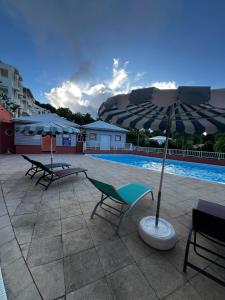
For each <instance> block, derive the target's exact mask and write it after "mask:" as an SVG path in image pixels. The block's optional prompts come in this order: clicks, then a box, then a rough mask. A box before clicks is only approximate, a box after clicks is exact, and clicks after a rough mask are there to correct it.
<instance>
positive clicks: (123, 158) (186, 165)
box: [88, 154, 225, 184]
mask: <svg viewBox="0 0 225 300" xmlns="http://www.w3.org/2000/svg"><path fill="white" fill-rule="evenodd" d="M88 156H90V157H95V158H99V159H104V160H109V161H112V162H115V163H120V164H123V165H129V166H134V167H140V168H144V169H149V170H154V171H159V172H160V171H161V159H160V158H155V157H146V156H140V155H134V154H89V155H88ZM165 173H168V174H173V175H180V176H187V177H192V178H196V179H201V180H206V181H211V182H217V183H222V184H225V167H222V166H215V165H208V164H201V163H191V162H184V161H179V160H172V159H167V160H166V166H165Z"/></svg>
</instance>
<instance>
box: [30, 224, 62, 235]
mask: <svg viewBox="0 0 225 300" xmlns="http://www.w3.org/2000/svg"><path fill="white" fill-rule="evenodd" d="M60 234H61V222H60V221H50V222H46V223H42V224H36V225H35V227H34V233H33V239H39V238H43V237H45V238H46V237H51V236H56V235H60Z"/></svg>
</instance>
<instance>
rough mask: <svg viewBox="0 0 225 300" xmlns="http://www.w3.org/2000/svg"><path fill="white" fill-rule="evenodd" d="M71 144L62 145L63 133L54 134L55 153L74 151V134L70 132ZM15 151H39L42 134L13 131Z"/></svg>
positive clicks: (40, 150)
mask: <svg viewBox="0 0 225 300" xmlns="http://www.w3.org/2000/svg"><path fill="white" fill-rule="evenodd" d="M70 137H71V146H63V142H62V138H63V135H61V134H59V135H56V152H57V153H75V152H76V135H75V134H71V136H70ZM14 144H15V151H16V153H20V154H23V153H27V154H29V153H41V152H42V147H41V145H42V136H41V135H24V134H23V133H19V132H15V138H14Z"/></svg>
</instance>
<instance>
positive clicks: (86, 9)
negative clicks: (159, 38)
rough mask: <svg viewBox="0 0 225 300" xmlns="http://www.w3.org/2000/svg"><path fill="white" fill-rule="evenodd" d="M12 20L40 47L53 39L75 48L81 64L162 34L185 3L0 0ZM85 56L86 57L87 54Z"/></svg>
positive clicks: (160, 0)
mask: <svg viewBox="0 0 225 300" xmlns="http://www.w3.org/2000/svg"><path fill="white" fill-rule="evenodd" d="M0 1H2V2H3V3H4V7H5V8H6V9H7V10H8V11H9V13H10V14H11V16H13V17H14V18H17V19H18V21H19V22H24V23H25V25H26V28H27V29H28V30H29V31H30V32H31V34H32V37H33V39H34V41H35V43H36V44H37V45H38V46H41V45H43V44H46V43H48V42H50V41H51V40H53V39H58V40H61V43H65V47H68V46H69V47H71V48H72V49H73V51H74V49H75V50H76V55H77V53H79V55H80V56H81V57H80V60H82V59H86V57H82V56H83V55H85V56H87V55H88V54H91V55H94V54H97V53H98V52H99V51H100V49H101V48H102V47H103V48H107V47H108V46H109V44H110V43H115V42H118V43H119V42H121V41H122V42H126V43H127V42H132V43H135V42H136V41H135V38H138V37H139V35H140V33H141V32H146V38H147V39H148V41H151V37H152V36H155V35H157V34H160V32H161V30H163V29H166V28H167V25H168V23H169V22H170V21H171V20H172V19H173V18H174V17H175V16H176V14H177V12H178V11H179V10H180V9H181V6H182V3H183V0H173V1H171V0H141V1H137V0H124V1H121V0H91V1H79V0H37V1H31V0H20V1H14V0H0ZM84 52H85V53H86V54H84Z"/></svg>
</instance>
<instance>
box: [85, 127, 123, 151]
mask: <svg viewBox="0 0 225 300" xmlns="http://www.w3.org/2000/svg"><path fill="white" fill-rule="evenodd" d="M90 133H96V140H91V139H90V136H89V135H90ZM101 135H110V146H111V148H121V149H123V148H125V143H126V137H127V134H126V133H124V132H116V131H114V132H113V131H106V130H93V129H86V145H87V147H99V146H100V137H101ZM116 135H120V136H121V141H116V139H115V137H116Z"/></svg>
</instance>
